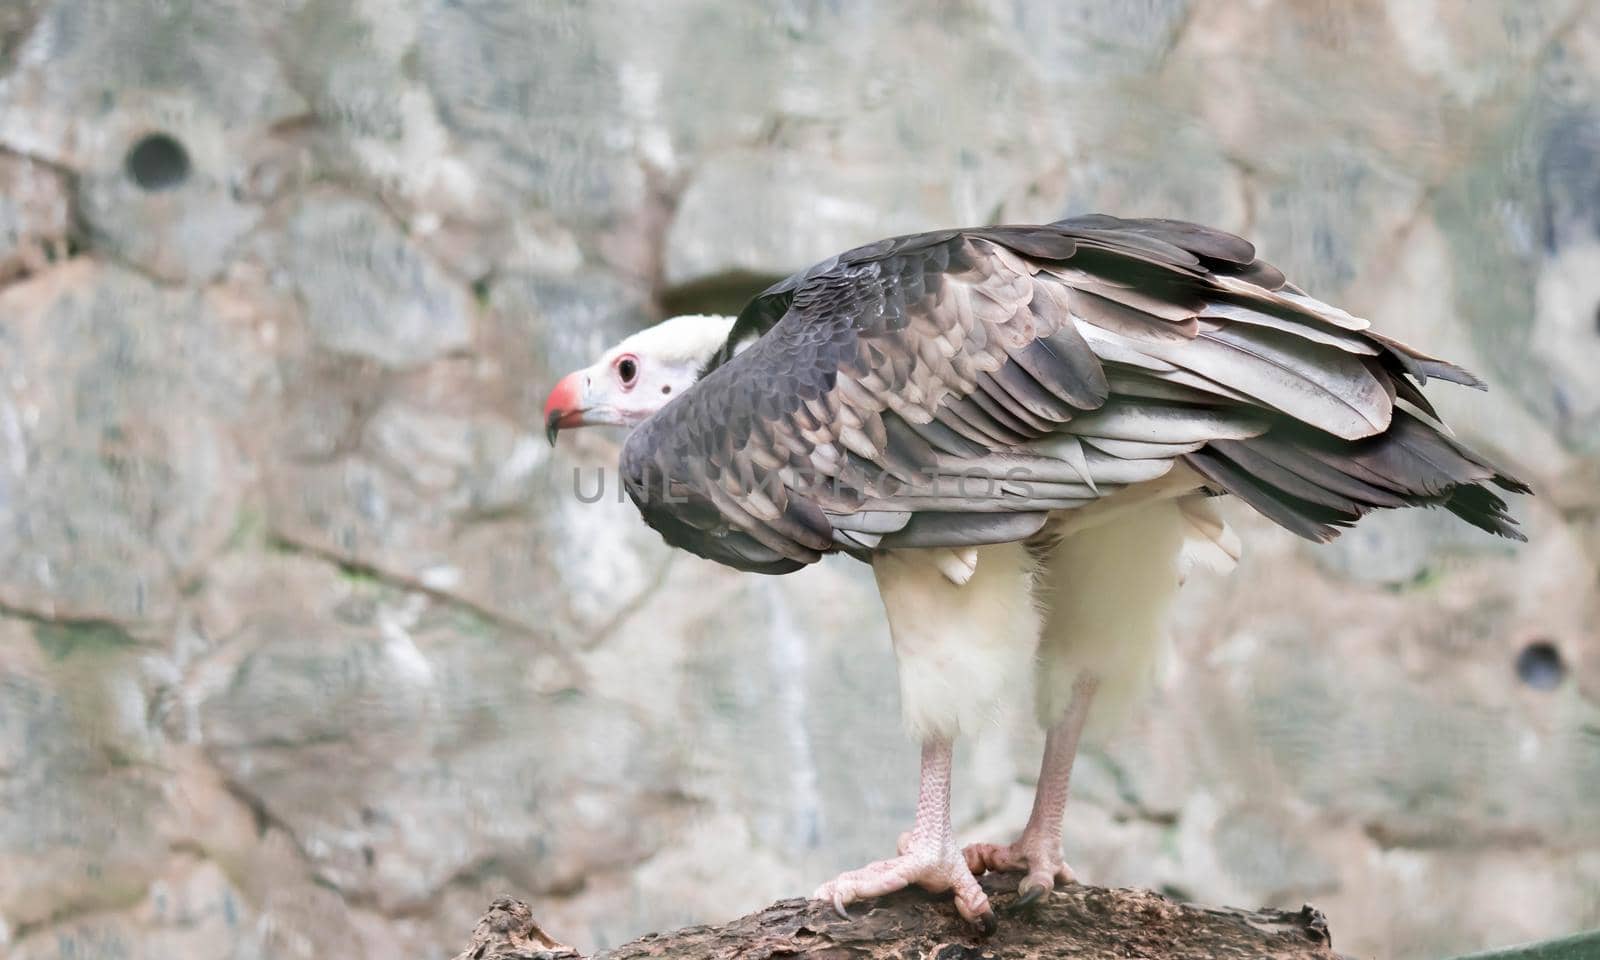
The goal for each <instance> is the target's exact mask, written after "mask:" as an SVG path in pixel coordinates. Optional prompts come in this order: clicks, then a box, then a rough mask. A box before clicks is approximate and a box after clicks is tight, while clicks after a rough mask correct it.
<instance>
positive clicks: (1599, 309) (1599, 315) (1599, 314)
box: [1594, 303, 1600, 333]
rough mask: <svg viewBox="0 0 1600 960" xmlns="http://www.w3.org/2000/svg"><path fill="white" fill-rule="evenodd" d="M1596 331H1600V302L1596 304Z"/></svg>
mask: <svg viewBox="0 0 1600 960" xmlns="http://www.w3.org/2000/svg"><path fill="white" fill-rule="evenodd" d="M1594 332H1595V333H1600V303H1597V304H1595V305H1594Z"/></svg>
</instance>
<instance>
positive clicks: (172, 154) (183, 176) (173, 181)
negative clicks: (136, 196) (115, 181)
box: [123, 133, 189, 192]
mask: <svg viewBox="0 0 1600 960" xmlns="http://www.w3.org/2000/svg"><path fill="white" fill-rule="evenodd" d="M123 168H124V169H125V170H127V172H128V176H129V177H130V178H131V179H132V180H133V182H134V183H136V184H138V185H139V188H140V189H141V190H149V191H152V192H154V191H157V190H171V189H172V188H173V187H176V186H178V185H179V184H181V183H183V181H185V180H187V179H189V151H187V150H185V149H183V144H181V143H179V142H178V141H176V140H174V139H173V138H172V137H170V136H168V135H167V134H164V133H152V134H148V135H147V136H145V137H143V138H141V139H140V140H139V142H138V143H135V144H134V145H133V148H132V149H131V150H129V151H128V157H127V159H126V160H125V161H124V162H123Z"/></svg>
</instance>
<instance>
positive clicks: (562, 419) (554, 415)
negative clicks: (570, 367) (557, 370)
mask: <svg viewBox="0 0 1600 960" xmlns="http://www.w3.org/2000/svg"><path fill="white" fill-rule="evenodd" d="M584 386H585V385H584V382H583V371H582V370H579V371H577V372H575V373H569V374H567V375H566V376H564V377H562V378H561V381H560V382H559V383H557V384H556V386H555V389H554V390H551V391H550V396H549V397H547V398H546V399H545V401H544V436H545V439H546V440H549V441H550V445H551V446H552V447H553V446H555V445H556V434H558V433H560V432H561V428H562V427H581V426H583V423H584V420H583V414H584V407H583V395H584V393H585V389H584Z"/></svg>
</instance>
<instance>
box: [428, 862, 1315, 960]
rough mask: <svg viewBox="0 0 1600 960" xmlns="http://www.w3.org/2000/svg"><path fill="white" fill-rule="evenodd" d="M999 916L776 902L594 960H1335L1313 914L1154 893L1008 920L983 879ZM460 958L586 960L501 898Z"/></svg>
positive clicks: (899, 905) (945, 908) (920, 906)
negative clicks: (996, 921) (975, 921)
mask: <svg viewBox="0 0 1600 960" xmlns="http://www.w3.org/2000/svg"><path fill="white" fill-rule="evenodd" d="M980 882H982V883H983V885H984V889H985V890H987V891H988V893H989V897H990V899H991V901H992V902H993V903H994V904H995V908H996V910H997V911H999V912H1000V914H1001V919H1000V931H999V932H998V933H997V934H995V935H994V936H992V937H987V938H985V937H981V936H979V935H978V934H977V933H976V932H975V931H973V930H972V929H971V928H970V927H969V926H967V925H966V924H965V923H964V922H963V921H961V919H960V918H959V917H957V916H956V913H955V910H954V908H953V907H952V906H951V905H950V903H949V900H948V898H945V897H934V896H929V895H926V894H923V893H921V892H917V891H908V892H905V893H898V894H893V895H891V896H887V897H883V898H881V899H879V900H876V901H868V902H866V903H861V904H857V905H856V918H855V919H854V920H853V921H846V920H843V919H841V918H839V917H838V916H835V915H834V913H833V909H832V908H831V907H830V906H827V905H825V904H821V903H818V902H815V901H807V900H800V899H791V900H780V901H778V902H777V903H775V904H773V905H772V906H770V907H767V908H766V909H765V910H761V911H758V912H756V913H752V914H749V915H748V916H744V917H740V918H739V919H737V920H734V921H732V922H730V923H725V924H719V925H716V926H702V927H685V928H683V929H682V930H674V931H671V932H668V933H652V934H648V935H646V936H644V937H641V938H639V939H638V940H635V941H633V942H632V943H628V944H624V945H622V946H620V947H617V948H615V949H613V950H603V951H601V952H600V953H597V954H594V955H593V956H592V957H590V958H587V960H645V958H651V960H667V958H683V960H689V958H693V960H731V958H735V957H737V958H741V960H743V958H752V960H753V958H760V960H766V958H773V957H817V958H828V960H902V958H907V957H918V958H922V957H926V958H930V960H1045V958H1052V960H1053V958H1058V957H1072V958H1074V960H1102V958H1103V960H1112V958H1115V960H1127V958H1131V957H1140V958H1146V960H1217V958H1223V957H1226V958H1258V957H1259V958H1270V960H1336V958H1337V956H1338V955H1337V954H1335V953H1334V952H1333V947H1332V938H1331V937H1330V936H1329V933H1328V925H1327V921H1326V920H1325V919H1324V918H1323V916H1322V914H1321V913H1320V912H1318V911H1317V910H1315V909H1313V908H1312V907H1310V906H1305V907H1301V908H1300V909H1299V910H1298V911H1296V912H1293V913H1286V912H1283V911H1278V910H1240V909H1236V908H1232V907H1201V906H1196V905H1194V904H1179V903H1174V902H1173V901H1171V900H1167V899H1165V898H1163V897H1160V896H1157V895H1156V894H1154V893H1151V892H1149V891H1146V890H1121V889H1109V888H1105V887H1087V886H1082V885H1073V886H1069V887H1067V888H1065V889H1060V890H1057V891H1056V892H1055V893H1054V894H1052V895H1051V896H1050V897H1048V898H1046V899H1045V900H1043V901H1041V902H1039V903H1038V904H1035V905H1034V906H1033V907H1031V908H1029V909H1027V910H1026V911H1023V912H1017V913H1008V912H1007V909H1006V908H1007V906H1008V905H1009V904H1010V903H1011V902H1012V901H1014V900H1015V899H1016V893H1015V891H1016V879H1015V878H1014V877H1012V878H1006V877H1004V876H1000V877H996V876H992V875H991V876H986V877H983V878H980ZM456 960H585V958H583V957H582V955H581V954H579V953H578V952H577V951H575V950H573V949H572V948H570V947H567V946H565V945H563V944H561V943H559V942H558V941H556V940H554V939H553V938H551V937H550V936H549V935H547V934H546V933H545V932H544V931H543V930H541V929H539V925H538V924H537V923H535V922H534V919H533V914H532V912H531V911H530V910H529V909H528V905H527V904H525V903H523V902H522V901H520V900H514V899H511V898H510V897H502V898H500V899H498V900H496V901H495V902H494V903H493V904H491V905H490V907H489V912H488V913H486V914H485V915H484V917H483V919H481V920H479V921H478V926H477V929H476V930H475V931H474V932H473V934H472V943H471V945H470V946H468V947H467V949H466V950H465V951H464V952H462V953H461V954H460V955H459V956H458V957H456Z"/></svg>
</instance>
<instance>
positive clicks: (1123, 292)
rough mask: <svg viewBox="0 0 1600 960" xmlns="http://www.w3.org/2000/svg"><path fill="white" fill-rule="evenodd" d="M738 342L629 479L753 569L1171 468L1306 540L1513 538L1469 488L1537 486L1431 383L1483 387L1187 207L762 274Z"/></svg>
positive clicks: (637, 450)
mask: <svg viewBox="0 0 1600 960" xmlns="http://www.w3.org/2000/svg"><path fill="white" fill-rule="evenodd" d="M752 337H754V338H756V339H755V340H754V343H753V344H751V345H750V346H749V347H748V348H747V349H745V350H743V351H742V352H739V353H737V355H735V354H734V344H735V343H740V342H743V341H745V340H748V339H750V338H752ZM729 344H730V345H729V347H728V349H727V350H725V351H724V353H723V354H722V356H720V357H719V358H718V362H717V364H716V365H715V366H714V368H713V369H710V370H708V371H707V372H706V374H705V375H704V376H703V378H702V379H701V380H700V382H699V383H697V384H696V385H695V386H694V387H693V388H691V389H690V390H688V391H686V392H685V393H684V394H683V395H682V396H680V397H679V398H678V399H677V400H675V401H673V402H672V403H671V404H669V405H668V406H667V407H666V408H664V409H663V410H662V411H660V412H659V413H658V414H657V415H656V416H654V417H652V418H651V419H650V420H649V421H647V422H646V423H645V424H644V425H642V426H641V427H640V428H639V429H638V430H636V431H635V432H634V434H633V435H632V436H631V437H630V438H629V440H628V441H627V443H626V445H625V447H624V455H623V474H624V479H625V482H626V483H627V486H628V489H629V492H630V494H631V495H632V496H633V498H634V500H635V502H636V503H637V504H638V505H639V507H640V510H641V511H642V512H643V514H644V516H645V518H646V520H647V521H648V522H649V523H650V524H651V525H652V526H654V527H656V528H657V529H658V530H660V531H661V532H662V534H663V535H664V536H665V537H666V538H667V540H668V541H669V542H671V543H673V544H674V545H677V546H680V547H683V548H685V549H688V550H691V551H693V552H695V553H698V554H700V555H702V556H706V557H710V558H712V559H715V560H719V561H721V562H723V563H728V564H730V565H732V566H736V567H739V568H741V569H746V570H758V571H762V572H786V571H788V570H792V569H795V568H796V567H798V566H801V565H803V564H806V563H810V562H813V561H815V560H817V559H818V558H819V557H821V556H822V555H823V554H824V553H827V552H830V551H833V550H845V551H847V552H851V553H856V554H858V555H859V554H863V553H866V552H869V551H871V550H873V549H878V548H890V547H899V546H960V545H970V544H977V543H993V542H1001V541H1007V540H1015V539H1021V538H1025V537H1027V536H1031V535H1032V534H1033V533H1034V532H1037V530H1038V529H1039V527H1040V526H1041V525H1042V524H1043V523H1044V521H1045V518H1046V516H1047V515H1048V514H1049V513H1050V512H1051V511H1055V510H1068V509H1074V508H1077V507H1081V506H1084V505H1087V504H1090V503H1093V502H1095V501H1096V500H1098V499H1099V498H1101V497H1103V496H1105V495H1107V494H1108V493H1111V492H1114V491H1116V490H1119V489H1122V488H1123V487H1126V486H1128V485H1132V484H1137V483H1142V482H1146V481H1149V480H1153V479H1156V478H1158V477H1160V476H1162V475H1163V474H1165V473H1166V472H1167V471H1169V470H1170V469H1172V467H1173V466H1174V465H1175V464H1176V463H1179V462H1182V463H1186V464H1187V465H1188V466H1189V467H1190V468H1192V469H1193V470H1194V471H1196V472H1197V473H1198V474H1199V475H1200V476H1202V477H1204V478H1205V480H1206V482H1207V484H1208V485H1209V486H1211V487H1213V488H1214V489H1215V490H1217V491H1218V492H1229V493H1234V494H1236V495H1238V496H1239V497H1240V498H1241V499H1243V500H1245V501H1246V502H1248V503H1250V504H1251V505H1252V506H1255V507H1256V508H1257V509H1259V510H1261V511H1262V512H1263V513H1264V514H1266V515H1267V516H1269V517H1270V518H1272V519H1274V520H1275V521H1277V522H1278V523H1280V524H1282V525H1284V526H1285V527H1287V528H1289V529H1291V530H1293V531H1295V532H1296V533H1299V534H1301V535H1302V536H1306V537H1309V538H1312V539H1317V540H1323V539H1328V538H1329V537H1331V536H1333V535H1334V534H1335V533H1336V531H1337V528H1339V527H1341V526H1346V525H1348V524H1349V523H1352V522H1354V521H1355V520H1356V519H1358V518H1359V517H1360V516H1361V515H1362V514H1364V513H1365V512H1366V511H1368V510H1370V509H1373V508H1376V507H1393V506H1403V505H1442V506H1444V507H1446V508H1448V509H1451V510H1453V511H1455V512H1457V513H1458V514H1460V515H1461V516H1462V517H1463V518H1464V519H1466V520H1468V521H1469V522H1471V523H1474V524H1476V525H1478V526H1480V527H1483V528H1484V529H1486V530H1490V531H1492V532H1494V533H1498V534H1500V535H1503V536H1518V534H1517V533H1516V530H1515V525H1514V522H1513V521H1512V520H1511V518H1510V517H1509V516H1508V515H1507V514H1506V512H1505V505H1504V503H1503V502H1502V501H1501V500H1500V499H1499V498H1498V497H1496V496H1495V495H1494V494H1492V493H1490V492H1489V491H1488V490H1487V489H1486V488H1485V487H1483V484H1484V483H1485V482H1493V483H1495V484H1498V485H1499V486H1501V487H1503V488H1505V489H1509V490H1515V491H1519V492H1520V491H1525V490H1526V487H1525V486H1523V485H1522V484H1521V483H1520V482H1519V481H1516V480H1514V479H1512V478H1511V477H1510V476H1509V475H1507V474H1505V473H1504V472H1503V471H1500V470H1499V469H1498V468H1495V467H1494V466H1492V465H1491V464H1489V463H1488V462H1487V461H1485V460H1484V459H1483V458H1482V457H1480V456H1478V455H1476V454H1474V453H1472V452H1471V451H1469V450H1467V449H1466V448H1465V447H1462V446H1461V445H1460V444H1458V443H1456V442H1455V441H1453V440H1451V439H1449V438H1448V437H1447V436H1445V435H1444V434H1443V433H1442V432H1441V430H1440V429H1438V428H1437V427H1436V426H1435V425H1434V424H1433V423H1432V422H1431V420H1430V419H1428V418H1430V417H1431V416H1432V410H1431V408H1429V407H1427V406H1426V399H1425V398H1423V397H1422V395H1421V391H1420V389H1419V387H1420V386H1421V384H1422V382H1424V381H1425V379H1426V377H1428V376H1435V377H1440V378H1443V379H1451V380H1456V381H1457V382H1462V383H1468V384H1473V385H1478V384H1477V381H1476V380H1475V378H1472V377H1471V375H1470V374H1466V373H1465V372H1464V371H1461V370H1460V369H1459V368H1457V367H1454V366H1452V365H1450V364H1448V363H1445V362H1444V361H1440V360H1437V359H1436V358H1433V357H1429V356H1426V355H1425V354H1421V353H1419V352H1417V351H1415V350H1413V349H1411V348H1409V347H1406V346H1404V345H1402V344H1399V343H1397V342H1396V341H1394V340H1391V339H1389V338H1386V337H1383V336H1380V335H1378V334H1374V333H1371V332H1370V331H1368V330H1367V324H1366V321H1364V320H1360V319H1359V318H1356V317H1353V316H1351V315H1350V314H1348V313H1345V312H1344V311H1342V310H1339V309H1338V308H1335V307H1331V306H1329V305H1327V304H1324V303H1322V302H1320V301H1317V300H1315V299H1312V298H1311V297H1308V296H1306V295H1305V294H1303V293H1301V292H1300V291H1299V290H1298V289H1297V288H1294V287H1292V286H1290V285H1289V284H1287V283H1285V281H1284V279H1283V275H1282V274H1281V273H1280V272H1278V271H1277V270H1276V269H1275V268H1273V267H1272V266H1270V265H1269V264H1266V263H1263V262H1262V261H1260V260H1257V259H1256V258H1255V250H1254V248H1253V247H1252V246H1251V245H1250V244H1249V243H1248V242H1246V241H1244V240H1242V239H1240V238H1238V237H1235V236H1232V235H1230V234H1226V233H1222V232H1220V231H1216V230H1211V229H1208V228H1206V227H1202V226H1199V225H1196V224H1190V223H1182V222H1177V221H1167V220H1118V219H1116V218H1112V217H1102V216H1095V217H1079V218H1075V219H1072V220H1063V221H1060V222H1058V223H1054V224H1048V225H1042V226H1000V227H986V228H979V229H972V230H962V231H953V230H951V231H941V232H937V233H927V234H918V235H914V236H906V237H895V238H890V239H887V240H881V241H878V242H876V243H873V244H869V245H867V246H864V247H860V248H857V249H855V250H851V251H847V252H845V253H843V254H840V255H839V256H837V257H834V258H832V259H831V260H828V261H826V262H824V263H822V264H818V265H817V266H815V267H813V268H811V269H809V270H807V271H804V272H803V273H800V274H796V275H795V276H794V277H791V278H789V279H788V280H785V281H783V282H781V283H779V284H776V285H774V287H772V288H771V289H769V290H768V291H767V292H766V293H764V294H762V296H761V297H758V298H757V299H756V300H755V301H753V302H752V304H751V305H750V307H748V308H747V309H746V310H745V312H744V313H743V314H741V317H740V319H739V321H738V322H737V323H736V324H735V327H734V332H733V334H732V335H731V336H730V340H729ZM1407 377H1411V378H1414V379H1415V380H1416V381H1417V382H1416V383H1412V382H1411V381H1410V380H1407V379H1406V378H1407ZM1397 397H1398V398H1399V399H1401V400H1405V401H1407V402H1409V403H1411V404H1412V405H1413V406H1416V407H1418V409H1419V410H1420V411H1421V414H1422V415H1421V416H1413V415H1412V414H1411V413H1408V412H1406V411H1405V410H1404V409H1403V408H1399V407H1397V406H1396V398H1397Z"/></svg>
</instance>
